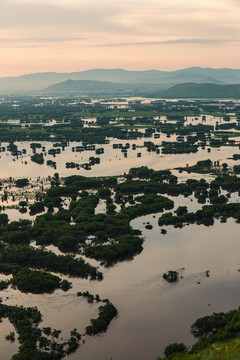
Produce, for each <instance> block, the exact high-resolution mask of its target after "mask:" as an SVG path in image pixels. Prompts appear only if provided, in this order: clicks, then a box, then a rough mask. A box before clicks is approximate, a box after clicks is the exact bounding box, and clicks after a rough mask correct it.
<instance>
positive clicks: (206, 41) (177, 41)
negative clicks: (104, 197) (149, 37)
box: [92, 39, 240, 47]
mask: <svg viewBox="0 0 240 360" xmlns="http://www.w3.org/2000/svg"><path fill="white" fill-rule="evenodd" d="M239 41H240V40H233V39H174V40H163V41H142V42H128V43H127V42H126V43H111V44H98V45H92V46H93V47H118V46H145V45H175V44H221V43H231V42H239Z"/></svg>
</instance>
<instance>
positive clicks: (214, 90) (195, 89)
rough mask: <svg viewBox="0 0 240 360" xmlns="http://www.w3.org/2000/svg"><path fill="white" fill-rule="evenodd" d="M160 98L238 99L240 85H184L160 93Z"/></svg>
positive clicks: (239, 96)
mask: <svg viewBox="0 0 240 360" xmlns="http://www.w3.org/2000/svg"><path fill="white" fill-rule="evenodd" d="M159 96H161V97H162V98H174V99H176V98H200V99H209V98H213V99H214V98H216V99H234V98H240V84H232V85H217V84H209V83H205V84H194V83H185V84H179V85H175V86H173V87H171V88H170V89H167V90H165V91H164V92H162V93H160V94H159Z"/></svg>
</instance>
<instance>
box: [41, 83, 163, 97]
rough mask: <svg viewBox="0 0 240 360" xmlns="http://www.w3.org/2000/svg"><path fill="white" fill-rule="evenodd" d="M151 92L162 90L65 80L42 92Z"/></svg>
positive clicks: (157, 87) (152, 86)
mask: <svg viewBox="0 0 240 360" xmlns="http://www.w3.org/2000/svg"><path fill="white" fill-rule="evenodd" d="M152 91H163V89H162V87H161V85H152V84H120V83H119V84H118V83H112V82H109V81H93V80H66V81H63V82H60V83H57V84H54V85H51V86H49V87H47V88H45V89H43V90H42V92H43V93H51V94H66V93H68V94H69V93H72V94H86V93H87V94H100V93H102V94H109V93H114V94H119V93H126V92H131V93H139V92H152Z"/></svg>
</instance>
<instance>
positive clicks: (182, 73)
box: [0, 67, 240, 93]
mask: <svg viewBox="0 0 240 360" xmlns="http://www.w3.org/2000/svg"><path fill="white" fill-rule="evenodd" d="M66 80H91V81H101V82H105V81H107V82H112V83H117V84H131V85H132V84H141V85H142V84H148V86H149V84H152V85H157V86H158V87H161V88H162V89H167V88H169V87H171V86H173V85H176V84H181V83H190V82H191V83H213V84H239V83H240V69H212V68H201V67H191V68H187V69H181V70H176V71H159V70H147V71H128V70H123V69H92V70H87V71H80V72H72V73H55V72H47V73H35V74H26V75H22V76H16V77H2V78H0V92H10V93H18V92H33V91H37V92H40V91H41V90H42V89H44V88H46V87H49V86H51V85H54V84H57V83H60V82H64V81H66Z"/></svg>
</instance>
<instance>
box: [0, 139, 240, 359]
mask: <svg viewBox="0 0 240 360" xmlns="http://www.w3.org/2000/svg"><path fill="white" fill-rule="evenodd" d="M163 138H164V137H163V136H162V135H161V138H160V139H156V140H155V142H157V141H159V142H160V141H162V140H163ZM147 140H148V139H142V140H140V141H132V142H131V141H128V142H129V143H130V144H132V143H136V142H138V144H140V145H141V144H143V142H144V141H147ZM167 140H168V139H167ZM173 140H174V138H173ZM174 141H175V140H174ZM113 142H116V143H120V142H121V141H116V140H114V141H112V142H111V143H110V144H109V145H103V146H102V145H100V146H97V147H104V149H105V153H104V154H103V155H101V156H100V158H101V164H100V165H96V166H94V167H93V168H92V170H91V171H88V172H86V171H84V170H79V171H76V170H68V169H66V168H65V162H66V161H73V158H76V162H77V161H80V160H82V161H83V162H85V161H86V159H88V158H89V157H90V156H94V155H95V152H90V151H89V152H84V153H72V151H71V147H72V146H75V145H76V144H71V146H70V147H68V148H66V149H65V151H64V152H62V153H61V154H60V155H59V156H57V157H56V158H53V157H51V156H49V157H47V159H48V158H49V159H52V160H54V161H57V170H54V169H52V168H50V167H47V166H46V165H38V164H35V163H32V162H30V159H29V154H30V152H29V151H28V154H27V155H26V157H27V159H26V161H27V164H26V165H25V164H23V163H22V162H24V161H25V159H21V158H19V159H18V160H16V161H13V158H12V156H11V155H7V154H4V153H2V154H1V156H2V158H1V160H0V162H1V165H2V167H1V177H9V176H12V177H27V176H29V177H33V178H35V177H36V176H39V175H41V177H44V176H45V177H47V176H48V175H52V174H53V173H54V172H56V171H57V172H59V173H60V176H68V175H71V174H76V173H77V174H81V175H87V176H100V175H118V174H122V173H124V172H127V171H128V170H129V169H130V168H131V167H137V166H142V165H147V166H148V167H152V168H154V169H166V168H174V167H177V166H185V165H186V164H189V165H193V164H195V163H196V162H197V161H198V160H204V159H208V158H210V159H211V160H212V161H216V160H220V163H221V162H227V163H228V164H229V165H234V164H236V163H237V162H234V161H232V160H229V159H228V158H230V157H232V155H233V154H234V153H238V152H239V150H238V148H236V147H222V148H220V149H212V151H211V153H208V152H207V150H199V151H198V152H197V153H196V154H190V155H189V154H182V155H164V156H161V155H157V154H155V153H148V152H147V151H146V149H143V148H141V149H139V150H138V149H137V150H135V151H133V150H131V149H130V150H129V155H128V158H127V159H124V158H123V154H122V153H121V151H120V150H113V149H112V143H113ZM123 143H125V142H123ZM44 145H45V146H46V149H48V147H49V148H50V147H52V145H51V144H48V143H45V144H44ZM26 146H27V144H26V143H21V144H19V148H21V147H22V148H26ZM138 151H141V152H142V154H143V156H142V158H137V157H136V153H137V152H138ZM75 155H76V156H75ZM95 156H96V155H95ZM174 173H175V174H177V175H179V174H178V173H177V172H176V171H174ZM180 176H181V178H182V179H186V178H188V177H191V178H201V177H204V176H203V175H198V174H190V175H189V174H186V173H182V174H181V175H180ZM206 178H209V176H207V177H206ZM172 199H173V200H174V202H175V206H176V207H177V206H179V205H186V206H188V208H189V210H190V211H196V210H197V209H199V208H201V206H202V205H200V204H198V203H197V202H196V200H195V199H194V197H189V198H184V197H183V196H179V197H177V198H176V197H172ZM230 201H238V196H237V195H236V194H233V195H232V196H231V199H230ZM101 207H103V208H104V203H103V204H100V208H101ZM100 208H99V211H101V209H100ZM8 212H9V215H10V218H11V219H17V218H18V216H19V213H18V212H17V210H15V209H12V210H11V209H10V210H8ZM160 215H161V214H160V213H159V214H155V215H154V214H152V215H148V216H144V217H140V218H138V219H135V220H134V221H132V223H131V224H132V226H133V227H134V228H136V229H140V230H142V232H143V236H144V237H145V242H144V250H143V251H142V253H141V254H140V255H138V256H136V257H135V258H134V260H132V261H124V262H121V263H119V264H117V265H115V266H114V267H112V268H108V269H106V268H102V267H100V270H101V271H103V272H104V280H103V281H101V282H96V281H89V280H82V279H75V278H74V279H70V281H72V283H73V288H72V289H71V290H70V291H68V292H67V293H64V292H62V291H61V290H57V291H55V292H54V294H43V295H33V294H22V293H20V292H19V291H18V290H13V289H11V288H10V289H8V290H6V291H3V292H2V293H1V298H2V300H3V302H4V303H6V304H8V305H23V306H37V307H38V308H39V310H40V311H41V313H42V315H43V322H42V323H41V324H40V326H41V327H44V326H51V327H52V328H56V329H62V330H63V332H62V335H61V336H62V338H63V339H66V338H67V337H68V336H69V332H70V331H71V330H72V329H73V328H77V329H78V330H79V331H80V332H83V331H84V328H85V326H87V325H88V324H89V320H90V319H91V318H93V317H96V316H97V312H98V310H97V307H98V306H97V305H96V304H92V305H90V304H88V303H87V302H86V301H85V299H82V298H78V297H77V296H76V293H77V292H78V291H86V290H89V291H90V293H92V294H99V295H100V297H101V298H106V297H107V298H109V299H110V300H111V301H112V302H113V304H114V305H115V306H116V307H117V309H118V311H119V314H118V317H117V318H116V319H114V320H113V322H112V323H111V325H110V326H109V329H108V331H107V332H106V333H105V334H103V335H100V336H96V337H94V338H90V337H87V338H86V344H85V345H84V346H82V347H80V348H79V350H78V351H77V352H76V353H75V354H73V355H71V356H70V357H68V359H69V360H78V359H84V360H110V359H111V358H112V360H122V359H124V360H146V359H147V360H148V359H149V360H150V359H151V360H152V359H156V357H157V356H159V355H162V353H163V350H164V347H165V346H166V345H168V344H169V343H170V342H184V343H186V345H188V346H190V345H191V344H193V342H194V338H193V337H192V335H191V333H190V326H191V324H192V323H193V322H194V321H195V320H196V319H197V318H198V317H200V316H204V315H207V314H211V313H212V312H214V311H215V312H218V311H227V310H230V309H234V308H237V307H238V306H239V305H240V272H239V271H238V270H239V269H240V256H239V254H240V241H239V236H238V231H239V224H236V223H235V222H234V221H233V219H229V220H228V222H227V223H224V224H221V223H220V222H218V221H216V222H215V224H214V226H211V227H205V226H203V225H199V226H198V225H190V226H185V227H184V228H182V229H174V228H173V227H164V228H165V229H167V234H166V235H162V234H161V232H160V230H161V228H160V227H159V226H158V224H157V221H158V217H159V216H160ZM20 217H21V218H27V217H28V214H26V215H20ZM146 222H150V223H151V224H152V225H153V229H152V230H151V231H149V230H146V229H145V223H146ZM51 249H53V250H54V248H53V247H51ZM89 262H90V263H91V264H94V265H96V264H98V263H97V262H96V261H94V260H89ZM168 270H177V271H179V272H180V274H181V275H182V277H183V278H182V279H180V280H179V282H177V283H175V284H169V283H167V282H166V281H164V280H163V278H162V274H163V273H164V272H166V271H168ZM206 270H209V271H210V277H206ZM10 331H13V327H12V325H11V324H10V323H9V322H8V321H7V320H4V321H3V322H2V323H1V326H0V341H1V344H2V345H1V350H0V360H5V359H10V358H11V356H12V355H13V354H14V353H15V352H16V350H17V347H18V344H17V341H16V342H15V343H13V344H9V343H7V342H6V341H5V335H7V334H9V332H10Z"/></svg>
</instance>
